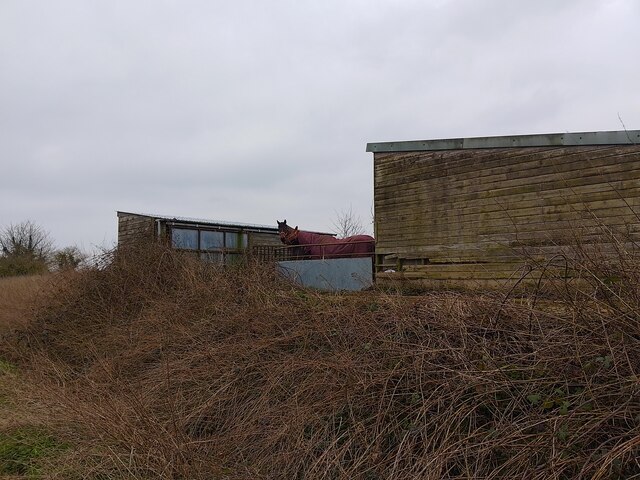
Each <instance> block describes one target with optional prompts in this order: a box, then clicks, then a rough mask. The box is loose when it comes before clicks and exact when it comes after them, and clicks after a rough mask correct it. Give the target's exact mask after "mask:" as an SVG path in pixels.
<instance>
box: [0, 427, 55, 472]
mask: <svg viewBox="0 0 640 480" xmlns="http://www.w3.org/2000/svg"><path fill="white" fill-rule="evenodd" d="M65 448H66V445H64V444H61V443H59V442H58V441H56V440H55V439H54V438H53V437H52V436H50V435H48V434H47V433H46V432H44V431H42V430H40V429H35V428H20V429H18V430H14V431H12V432H0V475H26V476H28V477H34V476H39V475H40V474H41V473H42V472H41V464H42V460H43V459H45V458H47V457H50V456H52V455H55V454H56V453H58V452H60V451H62V450H64V449H65Z"/></svg>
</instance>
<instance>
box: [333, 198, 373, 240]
mask: <svg viewBox="0 0 640 480" xmlns="http://www.w3.org/2000/svg"><path fill="white" fill-rule="evenodd" d="M333 228H334V233H335V234H336V235H337V236H338V238H344V237H352V236H353V235H363V234H365V233H366V230H365V228H364V226H363V225H362V219H361V218H360V217H359V216H358V215H356V214H355V213H354V212H353V207H352V206H351V205H349V210H342V211H341V212H340V213H337V212H336V219H335V220H334V221H333Z"/></svg>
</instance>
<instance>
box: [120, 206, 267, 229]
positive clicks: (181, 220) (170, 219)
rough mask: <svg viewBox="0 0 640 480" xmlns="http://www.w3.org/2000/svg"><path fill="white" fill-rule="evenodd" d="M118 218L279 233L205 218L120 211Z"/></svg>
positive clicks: (259, 226) (257, 226) (264, 227)
mask: <svg viewBox="0 0 640 480" xmlns="http://www.w3.org/2000/svg"><path fill="white" fill-rule="evenodd" d="M117 213H118V216H120V214H124V215H137V216H140V217H149V218H153V219H156V220H162V221H165V222H167V223H169V224H173V225H191V226H201V227H207V228H212V227H214V228H215V227H218V228H220V229H229V230H231V229H234V230H248V231H253V232H269V233H277V232H278V227H272V226H270V225H258V224H254V223H238V222H227V221H224V220H208V219H204V218H191V217H175V216H170V215H157V214H153V213H136V212H123V211H118V212H117Z"/></svg>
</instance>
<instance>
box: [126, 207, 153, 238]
mask: <svg viewBox="0 0 640 480" xmlns="http://www.w3.org/2000/svg"><path fill="white" fill-rule="evenodd" d="M154 233H155V221H154V219H153V218H152V217H147V216H144V215H134V214H130V213H123V212H118V246H130V245H133V244H135V243H139V242H141V241H152V240H153V239H154Z"/></svg>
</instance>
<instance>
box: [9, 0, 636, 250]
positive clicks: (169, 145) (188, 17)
mask: <svg viewBox="0 0 640 480" xmlns="http://www.w3.org/2000/svg"><path fill="white" fill-rule="evenodd" d="M639 23H640V1H637V0H600V1H596V0H564V1H557V0H521V1H518V0H459V1H455V0H431V1H429V0H415V1H412V0H406V1H403V0H396V1H374V0H360V1H355V0H354V1H349V0H315V1H304V0H290V1H279V0H270V1H264V0H262V1H257V0H256V1H245V0H233V1H229V0H227V1H215V0H193V1H189V0H180V1H178V0H175V1H169V0H165V1H161V0H146V1H144V0H140V1H139V0H122V1H116V0H102V1H99V0H77V1H68V0H57V1H51V0H33V1H30V0H0V159H1V160H0V161H1V162H2V164H1V165H2V169H1V170H0V226H6V225H8V224H9V223H17V222H20V221H23V220H27V219H29V220H33V221H34V222H36V223H38V224H40V225H41V226H42V227H43V228H45V229H46V230H48V231H49V232H50V234H51V236H52V238H53V239H54V240H55V241H56V243H57V244H58V246H60V247H63V246H67V245H74V244H76V245H79V246H80V247H82V248H84V249H86V250H90V249H93V248H95V247H96V246H102V247H109V246H112V245H113V244H114V243H115V241H116V237H117V220H116V211H117V210H124V211H133V212H150V213H160V214H167V215H175V216H187V217H199V218H209V219H218V220H227V221H237V222H244V223H259V224H271V225H274V226H275V223H276V219H280V220H282V219H283V218H286V219H287V220H288V221H289V223H291V224H294V225H296V224H297V225H299V226H300V228H308V229H315V230H331V229H332V223H333V221H334V220H335V218H336V214H337V213H338V212H341V211H344V210H348V209H349V208H350V207H351V208H352V209H353V211H354V213H356V214H357V215H359V216H360V217H361V219H362V222H363V224H365V226H366V227H367V228H369V229H370V228H371V225H370V222H371V212H372V204H373V174H372V154H370V153H366V152H365V147H366V143H367V142H377V141H394V140H423V139H434V138H451V137H468V136H487V135H510V134H530V133H555V132H582V131H600V130H622V129H623V127H622V124H621V121H620V119H619V117H620V118H621V119H622V121H623V122H624V124H625V125H626V128H627V129H630V130H631V129H640V60H639V55H638V54H639V45H640V28H638V24H639Z"/></svg>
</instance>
